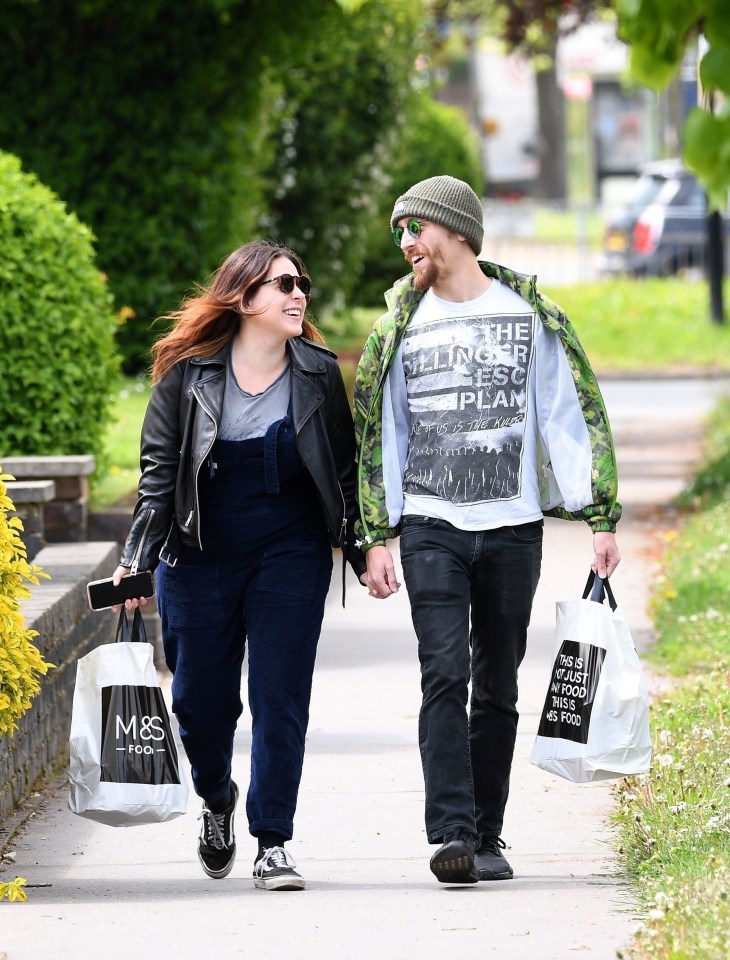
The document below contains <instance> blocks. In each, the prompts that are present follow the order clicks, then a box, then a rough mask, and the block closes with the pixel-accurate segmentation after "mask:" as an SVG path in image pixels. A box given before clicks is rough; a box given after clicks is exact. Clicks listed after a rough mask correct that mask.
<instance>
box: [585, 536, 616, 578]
mask: <svg viewBox="0 0 730 960" xmlns="http://www.w3.org/2000/svg"><path fill="white" fill-rule="evenodd" d="M593 550H594V552H595V556H594V558H593V563H592V564H591V570H593V572H594V573H597V574H598V576H599V577H601V578H603V579H604V580H605V579H606V577H610V576H611V574H612V573H613V571H614V570H615V569H616V567H617V566H618V565H619V563H621V554H620V553H619V552H618V544H617V543H616V535H615V534H613V533H594V534H593Z"/></svg>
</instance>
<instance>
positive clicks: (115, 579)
mask: <svg viewBox="0 0 730 960" xmlns="http://www.w3.org/2000/svg"><path fill="white" fill-rule="evenodd" d="M130 571H131V568H130V567H123V566H121V565H120V566H118V567H117V569H116V570H115V571H114V573H113V574H112V583H113V584H114V586H115V587H118V586H119V584H120V583H121V582H122V577H126V576H127V575H128V574H129V573H130ZM146 603H147V598H146V597H135V598H134V599H133V600H125V601H124V606H125V608H126V609H127V610H135V609H136V608H137V607H143V606H144V605H145V604H146ZM120 606H121V604H116V605H115V606H113V607H112V608H111V609H112V610H113V612H114V613H119V607H120Z"/></svg>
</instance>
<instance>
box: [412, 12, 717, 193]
mask: <svg viewBox="0 0 730 960" xmlns="http://www.w3.org/2000/svg"><path fill="white" fill-rule="evenodd" d="M425 2H426V5H427V8H428V10H429V13H430V16H431V21H432V24H433V27H434V35H435V37H436V42H437V43H438V37H439V36H440V35H443V33H444V25H445V24H447V23H449V22H452V21H453V22H457V23H458V22H462V23H463V22H469V21H472V22H473V21H476V20H479V19H481V20H484V19H485V18H488V22H489V24H490V26H491V28H492V29H494V30H496V31H497V32H498V34H499V35H500V36H501V37H502V39H503V40H504V41H505V42H506V44H507V45H508V46H509V47H510V48H512V49H515V48H520V49H521V50H522V51H523V52H525V53H526V54H528V55H531V56H536V55H537V56H539V55H540V54H542V53H544V52H545V51H549V50H550V49H551V48H552V47H553V46H554V43H555V39H556V37H558V36H560V35H562V34H564V33H566V32H569V31H571V30H573V29H575V28H576V27H577V26H579V25H580V24H581V23H584V22H586V21H588V20H590V19H591V18H592V17H595V16H598V15H601V14H602V13H603V12H605V11H607V10H614V11H615V13H616V15H617V17H618V30H619V36H620V38H621V39H622V40H623V41H625V42H626V43H627V44H628V45H629V47H630V71H631V76H632V77H633V79H634V80H635V81H636V82H637V83H640V84H642V85H644V86H648V87H651V88H652V89H654V90H662V89H664V87H666V86H667V84H668V83H669V82H670V81H671V80H672V79H673V78H674V77H675V76H676V75H677V72H678V70H679V68H680V66H681V64H682V61H683V60H684V58H685V56H686V55H687V53H688V52H691V51H692V50H693V49H694V48H695V47H696V46H697V44H698V41H699V39H700V37H701V38H702V43H703V44H705V45H706V46H703V47H701V53H702V54H703V55H702V57H701V62H700V67H699V79H700V81H701V84H702V89H703V93H704V100H703V102H702V103H701V104H700V105H699V106H698V107H696V108H694V109H693V110H692V111H691V112H690V114H689V116H688V118H687V121H686V123H685V127H684V130H683V135H682V139H683V144H684V149H683V156H684V161H685V163H686V164H687V166H688V167H689V168H690V169H691V170H693V171H694V172H695V173H696V174H697V176H698V178H699V179H700V181H701V182H702V183H703V184H704V186H705V188H706V190H707V193H708V196H709V198H710V202H711V204H712V205H713V206H715V207H718V208H722V207H724V206H725V204H726V203H727V193H728V190H729V189H730V4H728V2H727V0H425Z"/></svg>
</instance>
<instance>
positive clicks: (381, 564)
mask: <svg viewBox="0 0 730 960" xmlns="http://www.w3.org/2000/svg"><path fill="white" fill-rule="evenodd" d="M365 562H366V563H367V565H368V572H367V574H366V575H365V584H366V586H367V588H368V591H369V593H370V596H371V597H376V598H377V599H378V600H385V598H386V597H389V596H390V595H391V593H397V592H398V590H399V589H400V584H399V583H398V581H397V579H396V576H395V567H394V566H393V558H392V556H391V555H390V550H388V548H387V547H371V548H370V549H369V550H368V551H367V553H366V554H365Z"/></svg>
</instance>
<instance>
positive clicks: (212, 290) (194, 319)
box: [152, 240, 325, 383]
mask: <svg viewBox="0 0 730 960" xmlns="http://www.w3.org/2000/svg"><path fill="white" fill-rule="evenodd" d="M278 257H286V258H287V259H288V260H291V262H292V263H293V264H294V265H295V266H296V268H297V270H298V271H299V273H300V274H306V272H307V271H306V269H305V267H304V264H303V263H302V261H301V258H300V257H298V256H297V254H296V253H294V251H293V250H290V249H289V248H288V247H285V246H284V245H283V244H280V243H276V242H274V241H271V240H256V241H254V242H253V243H247V244H245V245H244V246H242V247H239V248H238V249H237V250H234V251H233V253H231V254H229V256H228V257H226V259H225V260H224V261H223V263H222V264H221V265H220V267H219V268H218V270H217V271H216V272H215V273H214V275H213V278H212V280H211V281H210V283H209V284H208V286H207V287H199V288H198V289H199V292H198V295H197V296H194V297H188V298H186V299H185V300H183V302H182V305H181V306H180V309H179V310H176V311H174V312H173V313H171V314H168V315H167V316H165V317H163V318H162V319H163V320H172V321H174V326H173V328H172V329H171V330H170V331H169V332H168V333H166V334H165V335H164V336H163V337H161V338H160V339H159V340H158V341H157V342H156V343H154V344H153V345H152V382H153V383H157V382H158V381H159V380H161V379H162V378H163V377H164V376H165V374H166V373H167V372H168V371H169V370H170V369H171V368H172V367H173V366H174V365H175V364H176V363H178V362H179V361H180V360H185V359H187V358H188V357H211V356H213V354H214V353H217V352H218V351H219V350H220V349H221V348H222V347H224V346H225V345H226V344H227V343H228V342H229V341H230V340H232V339H233V337H234V335H235V333H236V331H237V330H238V326H239V324H240V322H241V317H242V316H243V315H244V314H245V313H246V312H247V311H246V309H245V304H246V303H247V302H248V300H249V297H250V295H251V294H252V292H253V289H254V287H255V286H256V285H257V284H258V283H260V282H261V281H262V280H263V279H265V277H266V274H267V273H268V272H269V268H270V267H271V264H272V262H273V261H274V260H276V259H277V258H278ZM302 335H303V336H305V337H306V338H307V339H308V340H313V341H314V342H315V343H324V342H325V341H324V337H323V336H322V334H321V333H320V332H319V330H318V329H317V328H316V327H315V326H314V324H313V323H312V322H311V321H310V320H306V319H305V320H304V321H303V322H302Z"/></svg>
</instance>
